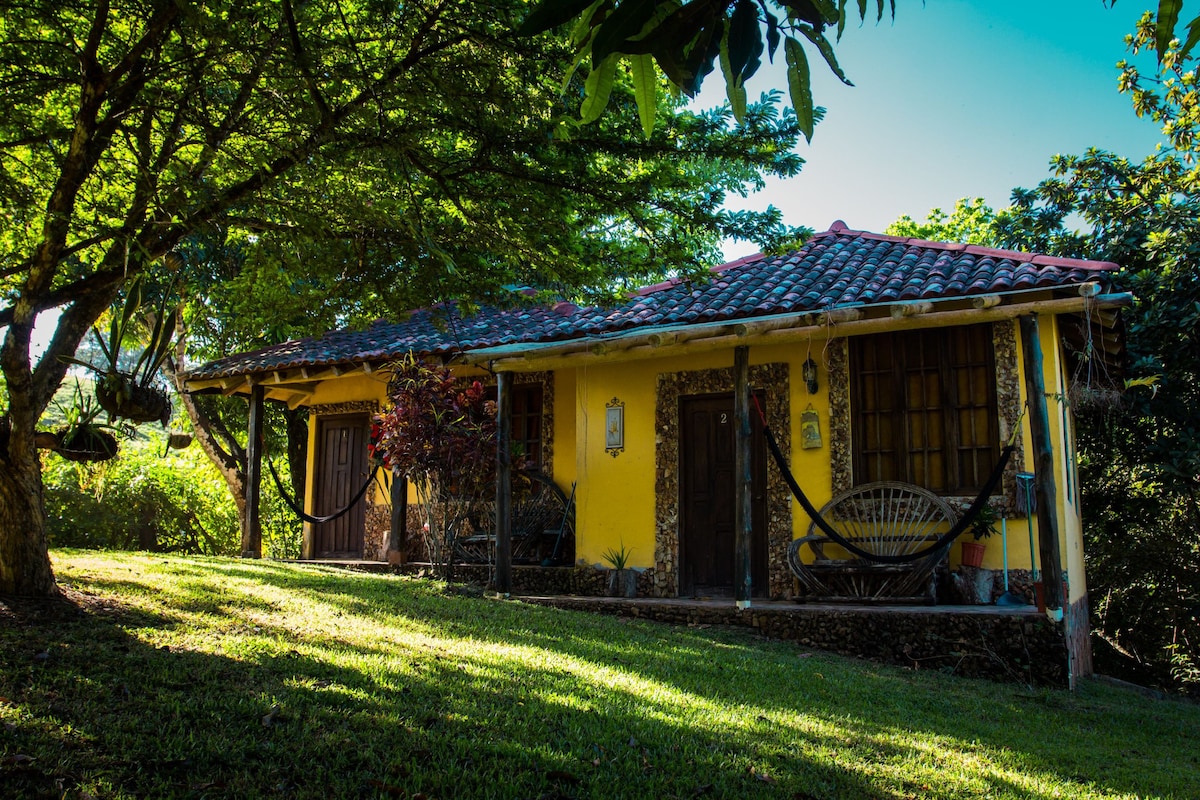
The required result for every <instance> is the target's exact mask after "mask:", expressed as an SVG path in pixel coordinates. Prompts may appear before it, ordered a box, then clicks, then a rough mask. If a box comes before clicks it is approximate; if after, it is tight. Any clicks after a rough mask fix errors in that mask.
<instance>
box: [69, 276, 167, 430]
mask: <svg viewBox="0 0 1200 800" xmlns="http://www.w3.org/2000/svg"><path fill="white" fill-rule="evenodd" d="M178 323H179V310H178V308H176V309H174V310H172V311H170V312H168V311H167V296H166V294H164V295H163V297H162V299H161V300H160V302H159V303H158V305H157V306H156V307H154V308H152V309H150V310H147V309H146V308H145V307H144V304H143V297H142V277H141V276H140V275H139V276H138V277H136V278H134V279H133V280H132V281H131V282H130V284H129V293H128V294H127V295H126V297H125V303H124V305H123V307H122V308H121V310H120V313H116V311H115V310H114V313H113V314H112V318H111V320H110V321H109V326H108V335H107V336H104V335H102V334H101V333H100V331H99V330H98V329H96V328H93V329H92V335H93V336H94V337H95V339H96V343H97V344H98V345H99V346H100V351H101V352H102V353H103V354H104V362H105V363H103V364H92V363H89V362H87V361H80V360H79V359H77V358H71V357H64V358H63V360H64V361H67V362H68V363H71V364H75V365H77V366H81V367H84V368H85V369H89V370H91V371H92V372H95V373H96V374H97V375H98V376H99V380H97V381H96V402H98V403H99V404H100V407H101V408H103V409H104V410H105V411H107V412H108V415H109V420H110V421H111V420H113V419H125V420H129V421H130V422H134V423H141V422H154V421H155V420H157V421H159V422H161V423H162V425H163V427H164V428H165V427H166V426H167V423H168V422H170V421H171V410H172V409H171V396H170V394H169V393H168V392H167V390H166V389H164V388H162V387H161V386H160V385H158V384H156V379H157V376H158V371H159V368H160V367H162V365H163V362H164V361H166V358H167V354H168V353H169V352H170V350H171V344H172V340H173V338H174V336H175V328H176V327H177V325H178ZM138 329H140V330H142V331H143V333H142V334H141V335H140V336H138V335H136V334H135V331H136V330H138ZM146 331H148V334H147V333H146ZM143 337H144V342H145V346H144V347H143V348H142V352H141V354H140V355H139V356H138V358H137V361H136V362H135V363H134V365H133V368H132V369H128V370H126V369H122V368H121V366H120V362H121V348H122V346H123V345H124V344H125V343H126V342H127V340H129V339H131V338H143Z"/></svg>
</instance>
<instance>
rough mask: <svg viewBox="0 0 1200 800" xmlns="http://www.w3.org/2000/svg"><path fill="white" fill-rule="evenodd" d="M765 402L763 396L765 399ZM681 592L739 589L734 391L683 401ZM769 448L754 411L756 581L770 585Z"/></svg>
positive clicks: (761, 587)
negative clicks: (768, 572) (767, 490)
mask: <svg viewBox="0 0 1200 800" xmlns="http://www.w3.org/2000/svg"><path fill="white" fill-rule="evenodd" d="M760 401H761V398H760ZM679 413H680V439H681V441H680V453H679V465H680V487H679V488H680V512H681V514H680V516H681V519H680V537H679V550H680V553H679V560H680V575H679V586H680V594H681V595H684V596H700V595H718V596H720V595H723V596H729V595H732V594H733V591H734V584H735V581H736V575H735V574H734V572H735V570H734V562H735V556H734V548H735V543H736V529H735V527H734V476H735V474H736V472H735V469H734V416H733V393H732V392H728V393H725V394H717V395H704V396H692V397H684V398H682V399H681V400H680V408H679ZM766 475H767V462H766V448H765V443H764V439H763V431H762V422H761V420H759V419H757V415H756V414H754V413H751V477H752V480H751V521H752V528H753V539H752V549H751V568H750V574H751V585H752V587H753V593H754V594H755V595H763V594H766V588H767V536H766V531H767V524H766V523H767V507H766V506H767V504H766V485H767V480H766Z"/></svg>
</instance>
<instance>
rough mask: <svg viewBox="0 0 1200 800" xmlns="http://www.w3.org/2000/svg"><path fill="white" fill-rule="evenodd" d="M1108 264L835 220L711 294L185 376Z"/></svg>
mask: <svg viewBox="0 0 1200 800" xmlns="http://www.w3.org/2000/svg"><path fill="white" fill-rule="evenodd" d="M1118 268H1119V267H1118V265H1116V264H1113V263H1111V262H1107V261H1087V260H1082V259H1070V258H1058V257H1051V256H1044V255H1038V254H1034V253H1024V252H1019V251H1012V250H998V249H995V248H988V247H980V246H977V245H963V244H947V243H941V242H929V241H924V240H920V239H905V238H903V237H898V236H885V235H883V234H877V233H870V232H867V231H856V230H851V229H849V228H848V227H847V226H846V224H845V223H844V222H842V221H841V220H838V221H836V222H834V223H833V225H831V226H830V228H829V230H827V231H825V232H824V233H818V234H816V235H814V236H813V237H812V238H811V239H809V240H808V242H807V243H806V244H805V245H804V246H803V247H801V248H800V249H799V250H795V251H791V252H788V253H783V254H779V255H769V256H768V255H762V254H758V255H754V256H747V257H745V258H740V259H737V260H736V261H731V262H729V263H727V264H723V265H721V266H718V267H715V268H713V270H712V278H711V280H710V281H709V282H708V283H704V284H700V283H694V282H689V281H683V280H678V279H675V280H669V281H665V282H663V283H659V284H656V285H654V286H648V287H645V288H643V289H640V290H638V291H637V292H635V293H633V294H632V295H631V296H630V297H629V298H628V299H627V300H626V301H625V302H624V303H623V304H621V305H618V306H616V307H615V308H575V307H574V306H572V305H571V304H569V303H560V304H558V305H556V306H554V307H553V308H520V309H516V310H507V311H504V310H498V309H494V308H483V309H482V310H480V312H479V313H478V314H476V315H474V316H471V317H467V318H463V317H461V316H460V315H459V314H458V312H457V311H456V310H455V309H454V308H453V306H448V307H443V308H441V309H439V310H429V309H424V310H419V311H414V312H412V313H411V314H410V315H409V316H408V318H407V319H405V320H403V321H400V322H386V321H378V322H375V323H373V324H372V325H370V326H369V327H367V328H366V329H364V330H359V331H352V330H341V331H333V332H330V333H325V334H322V335H320V336H314V337H311V338H308V339H301V340H298V341H292V342H285V343H284V344H280V345H275V346H273V347H267V348H263V349H261V350H255V351H253V352H249V353H241V354H238V355H234V356H230V357H228V358H224V359H220V360H218V361H213V362H210V363H208V364H205V365H204V366H202V367H200V368H198V369H196V370H193V371H192V372H191V373H190V374H189V375H188V377H189V379H192V380H196V379H206V378H221V377H226V376H233V375H244V374H250V373H261V372H270V371H272V370H279V369H289V368H295V367H302V366H326V365H334V364H353V363H359V362H363V361H374V362H382V361H387V360H391V359H394V358H397V357H399V356H401V355H403V354H404V353H407V352H408V351H410V350H411V351H414V352H418V353H425V354H430V355H444V354H450V353H454V352H459V351H462V350H472V349H477V348H482V347H490V346H496V345H501V344H522V343H535V342H553V341H561V340H566V339H574V338H583V337H587V336H596V335H601V334H611V333H616V332H620V331H625V330H630V329H632V328H640V327H652V326H654V327H657V326H663V325H679V324H688V323H704V322H716V321H724V320H738V319H745V318H748V317H755V316H764V315H774V314H786V313H804V312H809V311H823V310H828V309H831V308H836V307H840V306H862V305H868V304H875V303H882V304H886V303H891V302H897V301H908V300H932V299H943V298H949V297H960V296H969V295H976V294H992V293H996V292H1005V291H1018V290H1026V289H1053V288H1067V289H1069V288H1071V287H1073V286H1076V285H1078V284H1081V283H1086V282H1089V281H1099V282H1101V283H1102V284H1104V285H1107V284H1108V282H1109V276H1110V274H1111V273H1112V272H1113V271H1115V270H1117V269H1118Z"/></svg>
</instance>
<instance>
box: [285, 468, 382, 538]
mask: <svg viewBox="0 0 1200 800" xmlns="http://www.w3.org/2000/svg"><path fill="white" fill-rule="evenodd" d="M267 467H268V468H269V469H270V470H271V477H272V478H274V479H275V488H276V489H278V490H279V496H280V497H281V498H283V502H284V504H285V505H287V507H288V508H290V509H291V510H292V513H294V514H295V515H296V516H297V517H299V518H300V519H302V520H303V521H304V522H311V523H313V524H315V525H319V524H321V523H323V522H333V521H334V520H335V519H337V518H338V517H341V516H345V515H346V514H347V513H348V512H349V511H350V509H352V508H354V506H356V505H357V504H358V501H359V500H362V499H363V496H364V495H365V494H366V493H367V489H369V488H371V483H372V482H373V481H374V480H375V474H376V473H377V472H379V465H378V464H376V465H375V468H374V469H372V470H371V474H370V475H369V476H368V477H367V482H366V483H364V484H363V485H362V488H361V489H359V490H358V493H357V494H356V495H354V499H353V500H351V501H350V503H349V505H347V506H345V507H343V508H341V509H339V510H337V511H335V512H333V513H332V514H326V515H325V516H323V517H314V516H313V515H312V514H305V513H304V509H302V508H300V506H299V505H298V504H297V503H296V501H295V500H294V499H292V497H291V496H290V495H288V493H287V490H286V489H284V488H283V481H281V480H279V473H278V472H276V471H275V462H274V461H271V459H267Z"/></svg>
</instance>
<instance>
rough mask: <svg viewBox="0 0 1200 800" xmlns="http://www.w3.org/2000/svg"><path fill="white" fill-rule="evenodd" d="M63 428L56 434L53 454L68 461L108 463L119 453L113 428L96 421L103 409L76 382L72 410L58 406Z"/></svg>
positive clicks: (54, 434)
mask: <svg viewBox="0 0 1200 800" xmlns="http://www.w3.org/2000/svg"><path fill="white" fill-rule="evenodd" d="M59 408H60V410H61V411H62V413H63V425H62V427H60V428H59V429H58V430H56V431H55V432H54V433H53V438H54V442H53V446H52V447H51V449H52V450H54V452H56V453H58V454H59V455H60V456H62V457H63V458H65V459H67V460H68V461H77V462H83V461H107V460H108V459H110V458H113V457H114V456H116V454H117V437H116V436H114V435H113V433H112V430H113V429H112V427H111V426H109V425H104V424H102V423H99V422H97V421H96V418H97V417H98V416H99V415H100V411H101V410H102V409H101V408H99V407H98V406H96V405H93V403H92V398H90V397H84V396H83V392H82V390H81V389H80V388H79V382H78V381H76V382H75V397H74V401H73V402H72V403H71V405H70V406H69V407H66V408H64V407H63V406H59Z"/></svg>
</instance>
